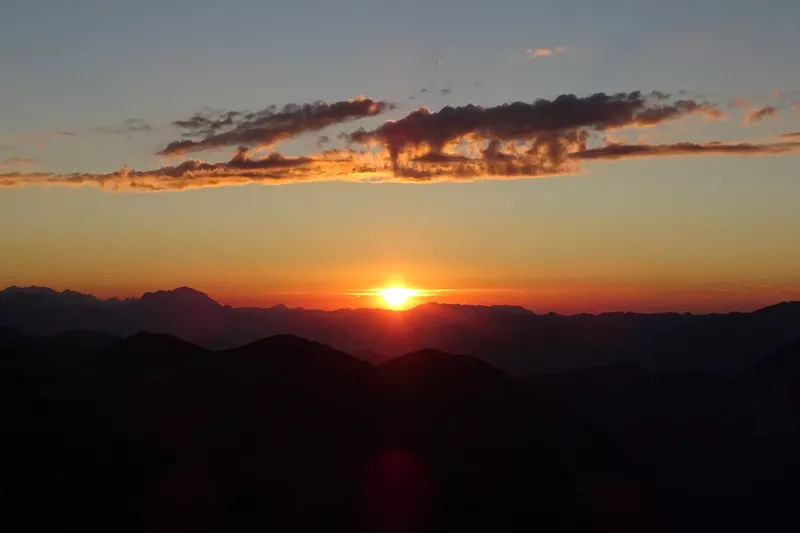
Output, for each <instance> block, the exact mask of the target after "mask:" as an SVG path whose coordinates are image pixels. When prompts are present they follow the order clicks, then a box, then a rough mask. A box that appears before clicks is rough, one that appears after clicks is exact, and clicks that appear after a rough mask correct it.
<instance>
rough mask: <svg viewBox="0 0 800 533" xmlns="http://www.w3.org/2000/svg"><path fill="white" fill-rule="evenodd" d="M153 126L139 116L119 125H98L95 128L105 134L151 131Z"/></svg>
mask: <svg viewBox="0 0 800 533" xmlns="http://www.w3.org/2000/svg"><path fill="white" fill-rule="evenodd" d="M152 129H153V127H152V126H151V125H150V124H148V123H147V122H145V121H144V120H143V119H141V118H129V119H127V120H125V122H123V123H122V125H121V126H99V127H97V128H96V130H97V131H98V132H99V133H103V134H106V135H119V134H127V133H140V132H146V131H151V130H152Z"/></svg>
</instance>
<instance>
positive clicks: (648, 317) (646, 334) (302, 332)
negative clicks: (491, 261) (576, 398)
mask: <svg viewBox="0 0 800 533" xmlns="http://www.w3.org/2000/svg"><path fill="white" fill-rule="evenodd" d="M0 327H11V328H16V329H18V330H20V331H23V332H26V333H31V334H35V335H39V336H48V335H53V334H56V333H63V332H66V331H71V330H88V331H96V332H102V333H107V334H111V335H116V336H120V337H127V336H130V335H132V334H134V333H137V332H139V331H151V332H162V333H170V334H173V335H175V336H177V337H179V338H181V339H184V340H186V341H189V342H191V343H194V344H197V345H199V346H202V347H204V348H207V349H211V350H224V349H232V348H237V347H240V346H242V345H245V344H248V343H250V342H254V341H257V340H259V339H263V338H265V337H271V336H273V335H278V334H287V335H296V336H299V337H303V338H306V339H310V340H313V341H317V342H320V343H323V344H326V345H329V346H332V347H334V348H336V349H338V350H341V351H343V352H346V353H356V354H360V355H361V356H362V358H364V359H365V360H367V361H369V362H371V363H375V364H377V363H380V362H382V361H385V360H388V359H391V358H394V357H397V356H399V355H402V354H405V353H409V352H414V351H416V350H422V349H426V348H432V349H439V350H441V351H444V352H447V353H464V354H469V355H473V356H477V357H479V358H481V359H483V360H485V361H487V362H489V363H491V364H493V365H494V366H497V367H499V368H501V369H503V370H504V371H506V372H508V373H510V374H512V375H515V376H522V377H524V376H527V375H534V374H552V373H559V372H570V371H573V370H577V369H581V368H591V367H599V366H604V365H610V364H615V363H622V362H636V363H638V364H641V365H643V366H645V367H647V368H648V369H649V370H652V371H682V370H703V371H706V372H717V371H719V372H735V371H739V370H741V369H743V368H745V367H747V366H750V365H752V364H754V363H756V362H757V361H758V360H759V359H760V358H761V357H763V356H764V355H766V354H767V353H768V352H769V351H771V350H773V349H774V348H776V347H777V346H778V345H780V344H781V343H783V342H788V341H789V340H791V336H792V335H793V334H794V333H795V331H797V330H798V329H799V328H800V302H782V303H778V304H775V305H773V306H768V307H765V308H761V309H759V310H756V311H753V312H750V313H738V312H737V313H727V314H708V315H695V314H688V313H656V314H642V313H630V312H608V313H600V314H597V315H591V314H576V315H559V314H556V313H547V314H541V313H536V312H533V311H531V310H528V309H524V308H521V307H516V306H503V305H499V306H473V305H463V304H441V303H433V302H429V303H424V304H421V305H418V306H415V307H413V308H410V309H406V310H402V311H393V310H388V309H380V308H377V309H374V308H366V307H365V308H358V309H347V308H344V309H338V310H335V311H324V310H309V309H303V308H288V307H286V306H283V305H277V306H273V307H267V308H259V307H230V306H226V305H221V304H220V303H218V302H216V301H215V300H213V299H212V298H211V297H209V296H208V295H207V294H205V293H202V292H200V291H197V290H195V289H192V288H190V287H178V288H176V289H172V290H163V291H155V292H148V293H145V294H144V295H142V297H141V298H128V299H125V300H119V299H113V298H112V299H107V300H100V299H97V298H95V297H94V296H91V295H84V294H81V293H76V292H74V291H62V292H58V291H55V290H53V289H49V288H46V287H32V288H20V287H9V288H8V289H5V290H3V291H0ZM710 347H713V349H710Z"/></svg>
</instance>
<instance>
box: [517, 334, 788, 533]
mask: <svg viewBox="0 0 800 533" xmlns="http://www.w3.org/2000/svg"><path fill="white" fill-rule="evenodd" d="M532 386H533V387H534V388H535V389H536V390H538V391H539V392H540V393H541V394H544V395H547V396H550V397H554V398H557V399H558V401H560V402H562V403H563V404H565V405H567V406H569V408H570V409H571V410H572V411H573V412H575V413H578V414H580V415H582V416H583V417H584V418H585V419H586V420H587V421H589V422H590V423H592V424H593V425H594V426H595V427H597V428H599V429H601V430H603V431H604V433H605V434H606V435H608V436H609V437H610V438H612V439H613V440H614V441H615V442H616V443H617V444H618V445H619V446H621V447H622V448H624V449H625V450H626V452H627V454H628V456H629V457H630V458H631V459H632V460H634V461H635V462H636V464H637V465H638V467H639V469H640V471H643V472H645V473H646V474H647V477H648V479H650V480H651V481H652V482H653V483H652V484H651V486H652V488H653V489H654V490H656V492H657V494H658V500H659V501H662V502H665V503H667V504H668V507H669V510H670V514H671V515H672V516H673V518H674V520H675V521H676V522H677V523H680V524H681V525H682V528H683V529H690V530H693V531H709V530H711V531H796V530H797V528H798V526H800V518H798V515H797V512H796V499H797V497H798V495H799V494H800V489H798V487H797V480H798V479H800V453H798V452H799V451H800V340H797V341H794V342H791V343H788V344H785V345H784V346H782V347H781V348H779V349H777V350H774V351H773V352H772V353H770V354H768V355H767V356H766V357H765V358H764V359H763V360H762V361H760V362H759V363H758V364H757V365H755V366H752V367H750V368H748V369H747V370H745V371H742V372H740V373H738V374H736V375H732V376H719V375H713V374H702V373H687V372H682V373H677V372H676V373H666V374H648V373H645V372H643V371H642V370H641V369H640V368H638V367H636V366H635V365H630V364H625V365H614V366H609V367H605V368H597V369H593V370H589V371H583V372H577V373H572V374H563V375H558V376H549V377H538V378H535V379H533V380H532Z"/></svg>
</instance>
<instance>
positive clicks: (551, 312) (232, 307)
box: [0, 285, 800, 317]
mask: <svg viewBox="0 0 800 533" xmlns="http://www.w3.org/2000/svg"><path fill="white" fill-rule="evenodd" d="M9 289H19V290H25V289H45V290H47V291H51V292H54V293H56V294H64V293H67V292H71V293H75V294H80V295H83V296H90V297H92V298H94V299H96V300H98V301H100V302H109V301H111V300H117V301H119V302H125V301H128V300H141V299H142V298H143V297H144V296H145V295H147V294H156V293H159V292H162V293H172V292H175V291H178V290H181V289H188V290H190V291H193V292H196V293H198V294H202V295H203V296H205V297H206V298H208V299H209V300H211V301H212V302H214V303H215V304H217V305H219V306H220V307H228V308H231V309H275V308H283V309H289V310H299V311H318V312H323V313H335V312H337V311H360V310H368V311H388V312H391V313H406V312H409V311H414V310H416V309H418V308H420V307H424V306H426V305H441V306H452V307H456V306H457V307H471V308H509V309H521V310H523V311H526V312H528V313H531V314H533V315H536V316H547V315H557V316H567V317H570V316H602V315H611V314H633V315H669V314H678V315H693V316H711V315H729V314H746V313H755V312H758V311H761V310H763V309H769V308H771V307H776V306H778V305H783V304H800V300H781V301H776V302H775V303H773V304H770V305H765V306H762V307H758V308H756V309H753V310H751V311H726V312H710V313H694V312H691V311H658V312H649V313H648V312H639V311H623V310H617V311H602V312H599V313H588V312H580V313H558V312H555V311H546V312H537V311H534V310H532V309H530V308H528V307H525V306H522V305H515V304H462V303H445V302H436V301H429V302H423V303H420V304H417V305H414V306H411V307H407V308H405V309H392V308H386V307H340V308H336V309H319V308H307V307H302V306H300V307H289V306H287V305H285V304H283V303H278V304H275V305H270V306H266V307H262V306H252V305H250V306H233V305H230V304H224V303H220V302H219V301H217V300H216V299H214V298H212V297H211V296H209V295H208V293H205V292H203V291H200V290H197V289H195V288H193V287H189V286H188V285H181V286H179V287H175V288H173V289H156V290H152V291H144V292H143V293H142V294H141V296H138V297H136V296H129V297H124V298H120V297H117V296H110V297H108V298H102V297H99V296H96V295H94V294H91V293H88V292H81V291H76V290H73V289H64V290H62V291H59V290H57V289H53V288H52V287H47V286H43V285H28V286H20V285H9V286H7V287H5V288H3V289H0V293H3V292H6V291H8V290H9ZM451 290H456V289H451Z"/></svg>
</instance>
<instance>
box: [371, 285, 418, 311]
mask: <svg viewBox="0 0 800 533" xmlns="http://www.w3.org/2000/svg"><path fill="white" fill-rule="evenodd" d="M415 294H417V291H415V290H413V289H406V288H403V287H389V288H387V289H381V291H380V295H381V296H382V297H383V300H384V301H385V302H386V303H387V304H389V305H390V306H391V307H400V306H402V305H403V304H405V303H406V302H407V301H408V299H409V298H411V297H412V296H414V295H415Z"/></svg>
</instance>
